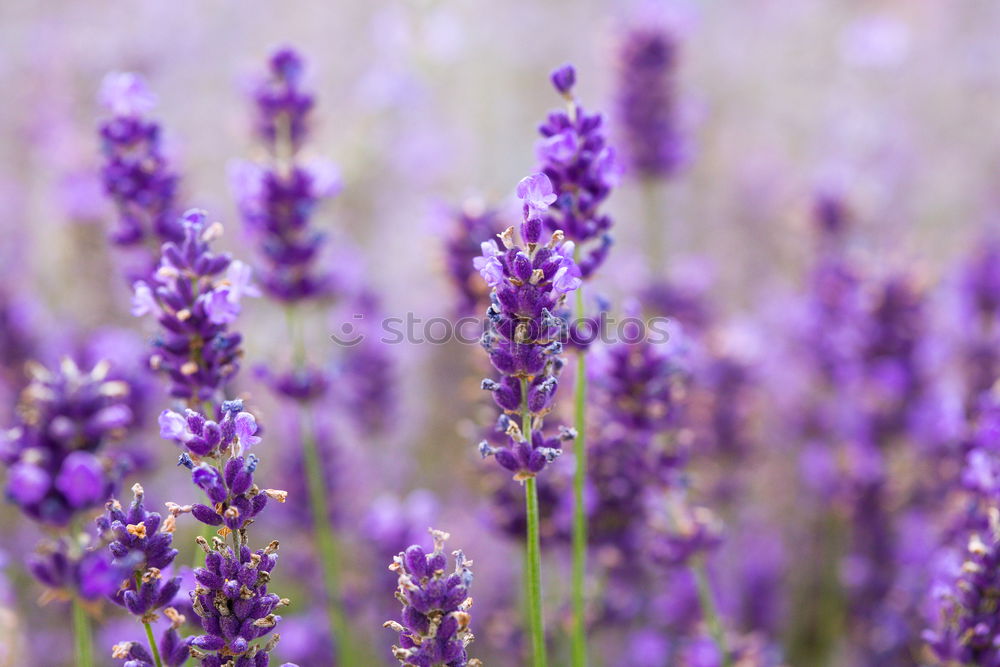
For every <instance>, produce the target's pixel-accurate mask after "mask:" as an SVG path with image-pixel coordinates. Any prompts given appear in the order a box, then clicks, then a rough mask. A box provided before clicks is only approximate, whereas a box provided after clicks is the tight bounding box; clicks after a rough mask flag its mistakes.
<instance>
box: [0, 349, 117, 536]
mask: <svg viewBox="0 0 1000 667" xmlns="http://www.w3.org/2000/svg"><path fill="white" fill-rule="evenodd" d="M29 369H30V371H31V374H32V381H31V384H30V385H28V388H27V389H26V390H25V392H24V394H23V404H22V406H21V415H22V418H21V421H20V423H19V424H18V425H17V426H15V427H14V428H13V429H11V430H9V431H8V432H7V433H6V434H5V436H4V439H3V440H2V441H0V459H2V461H3V462H4V464H5V465H6V466H7V467H8V471H9V475H8V479H7V488H6V494H7V497H8V498H9V499H10V500H11V501H13V502H14V503H15V504H16V505H18V507H20V508H21V510H22V511H23V512H24V513H25V514H26V515H27V516H28V517H30V518H31V519H33V520H35V521H39V522H41V523H44V524H50V525H55V526H65V525H67V524H68V523H69V522H70V520H71V519H72V518H73V517H74V516H75V515H77V514H78V513H80V512H83V511H85V510H88V509H90V508H93V507H98V506H100V505H101V504H102V503H103V502H104V501H105V500H107V498H108V497H109V496H110V495H111V493H112V491H113V489H114V486H115V484H116V482H117V480H118V479H119V478H120V476H121V474H122V472H123V471H122V470H120V469H118V468H117V467H116V466H115V465H114V464H113V463H112V461H111V460H109V459H107V458H105V457H104V456H103V454H104V452H103V451H102V450H104V449H105V446H106V445H108V444H109V443H111V442H114V441H115V440H116V439H117V438H119V437H120V436H121V435H122V434H123V433H124V429H125V428H126V427H127V426H128V425H129V424H130V423H131V421H132V412H131V410H130V409H129V408H128V405H127V399H128V394H129V386H128V384H126V383H125V382H122V381H119V380H109V379H108V376H109V372H110V365H109V364H107V363H105V362H101V363H97V364H95V365H94V366H93V367H92V368H90V369H89V370H85V369H81V368H80V367H78V366H77V364H76V362H74V361H73V360H72V359H70V358H66V359H64V360H63V361H62V363H61V364H60V366H59V368H57V369H55V370H49V369H46V368H44V367H42V366H40V365H38V364H31V365H30V367H29Z"/></svg>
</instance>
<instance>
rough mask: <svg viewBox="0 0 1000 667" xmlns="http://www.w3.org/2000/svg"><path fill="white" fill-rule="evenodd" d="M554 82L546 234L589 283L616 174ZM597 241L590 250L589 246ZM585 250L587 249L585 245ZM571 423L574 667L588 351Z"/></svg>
mask: <svg viewBox="0 0 1000 667" xmlns="http://www.w3.org/2000/svg"><path fill="white" fill-rule="evenodd" d="M551 79H552V84H553V86H554V87H555V89H556V91H557V92H558V93H559V94H560V95H562V96H563V98H564V99H565V100H566V110H565V111H557V112H553V113H551V114H549V117H548V118H547V119H546V122H545V123H544V124H543V125H542V126H541V127H540V128H539V132H540V134H541V135H542V140H541V141H540V143H539V145H538V157H539V159H540V160H541V163H542V167H541V168H542V171H543V172H544V173H545V175H546V176H548V177H549V179H551V181H552V183H553V184H554V193H555V200H554V204H553V205H552V207H551V209H550V210H549V211H548V212H547V215H546V217H545V222H546V224H547V225H548V227H549V228H551V229H553V230H554V229H562V230H563V231H564V232H565V234H566V238H568V239H569V240H570V241H572V242H574V243H575V244H577V245H576V248H575V253H574V261H575V262H576V263H577V265H578V266H579V267H580V270H581V274H582V277H583V278H584V279H586V278H589V277H590V276H591V274H592V273H593V272H594V271H595V270H596V269H597V267H599V266H600V265H601V263H603V262H604V260H605V258H606V257H607V254H608V251H609V249H610V247H611V237H610V235H609V234H608V230H609V229H610V228H611V224H612V221H611V218H610V217H609V216H607V215H604V214H603V213H600V211H599V207H600V205H601V203H602V202H603V201H604V200H605V199H606V198H607V197H608V195H609V194H610V192H611V189H612V187H613V186H614V185H615V183H616V181H617V178H618V173H619V168H618V165H617V163H616V161H615V153H614V150H613V149H612V148H611V147H609V146H608V145H607V141H606V139H605V136H604V131H603V128H602V125H603V118H602V117H601V115H600V114H587V113H586V112H585V111H584V109H583V107H582V106H581V105H580V104H579V103H578V102H577V101H576V98H575V97H574V96H573V86H574V85H575V83H576V71H575V70H574V69H573V67H572V66H570V65H565V66H563V67H560V68H559V69H557V70H555V71H554V72H553V73H552V77H551ZM593 241H596V243H594V244H591V242H593ZM588 245H589V247H586V246H588ZM575 316H576V319H577V321H578V322H579V321H583V320H584V318H585V317H586V310H585V307H584V298H583V292H582V289H578V290H577V293H576V313H575ZM574 397H575V400H574V425H575V428H576V433H577V437H576V440H575V442H574V444H573V456H574V459H575V461H576V470H575V472H574V475H573V548H572V552H573V574H572V589H573V631H572V657H573V665H574V667H584V666H585V665H586V664H587V643H586V591H585V586H586V572H587V516H586V509H585V508H584V502H583V491H584V487H585V486H586V483H587V443H586V428H587V359H586V345H580V346H579V349H578V350H577V366H576V378H575V386H574Z"/></svg>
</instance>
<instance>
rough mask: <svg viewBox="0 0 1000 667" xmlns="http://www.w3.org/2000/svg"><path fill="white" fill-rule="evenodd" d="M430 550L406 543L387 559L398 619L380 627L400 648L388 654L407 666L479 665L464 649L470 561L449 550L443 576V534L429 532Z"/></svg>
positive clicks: (469, 639) (445, 536) (468, 635)
mask: <svg viewBox="0 0 1000 667" xmlns="http://www.w3.org/2000/svg"><path fill="white" fill-rule="evenodd" d="M430 532H431V536H432V537H433V538H434V551H432V552H431V553H427V552H426V551H424V549H423V548H422V547H420V546H419V545H416V544H414V545H412V546H410V547H409V548H407V549H406V551H404V552H402V553H400V554H399V555H398V556H396V557H395V558H393V562H392V565H390V566H389V569H390V570H392V571H393V572H396V573H398V574H399V586H398V588H397V589H396V598H397V599H398V600H399V601H400V602H401V603H402V604H403V611H402V612H401V614H400V621H399V622H397V621H386V623H385V627H387V628H391V629H392V630H393V631H394V632H398V633H399V643H400V646H393V647H392V654H393V655H394V656H395V657H396V659H397V660H399V662H400V663H402V664H403V665H409V666H411V667H437V666H439V665H445V666H446V667H479V666H480V665H481V664H482V663H481V662H480V661H479V660H476V659H475V658H473V659H470V658H469V656H468V653H467V651H466V649H467V647H468V645H469V644H470V643H471V642H472V640H473V636H472V632H471V631H470V630H469V621H470V616H469V608H470V607H471V606H472V598H470V597H469V587H470V586H471V585H472V570H471V565H472V561H469V560H466V559H465V555H464V554H463V553H462V552H461V551H455V552H453V554H452V555H453V556H454V557H455V570H454V572H453V573H451V574H447V573H446V572H445V568H446V567H447V564H448V559H447V557H446V556H445V554H444V543H445V540H447V539H448V537H449V535H448V533H444V532H441V531H439V530H431V531H430Z"/></svg>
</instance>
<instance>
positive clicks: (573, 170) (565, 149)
mask: <svg viewBox="0 0 1000 667" xmlns="http://www.w3.org/2000/svg"><path fill="white" fill-rule="evenodd" d="M552 85H553V86H554V87H555V89H556V91H557V92H558V93H559V94H560V95H562V96H563V97H564V98H565V99H566V104H567V108H566V109H565V110H559V111H553V112H551V113H549V116H548V118H546V120H545V122H544V123H542V124H541V125H540V126H539V128H538V133H539V134H540V135H541V137H542V138H541V139H540V140H539V142H538V145H537V147H536V152H537V154H538V160H539V163H540V165H539V171H541V172H542V173H543V174H544V175H545V176H546V177H548V180H549V182H550V183H551V186H550V187H549V190H550V194H551V195H553V196H552V199H551V201H547V202H545V206H544V208H541V209H536V210H537V211H538V213H539V214H541V216H542V220H543V222H544V224H545V226H547V227H548V228H549V229H550V230H552V231H557V230H561V231H562V233H563V234H565V237H566V238H567V239H569V240H570V241H572V242H574V243H575V244H577V245H579V246H580V248H579V252H580V256H579V258H578V265H579V270H580V275H581V276H582V277H584V278H586V277H588V276H590V274H591V273H593V272H594V271H595V270H596V269H597V267H599V266H600V265H601V264H602V263H603V262H604V260H605V259H606V257H607V255H608V251H609V250H610V249H611V236H610V234H609V233H608V232H609V230H610V229H611V224H612V221H611V217H610V216H608V215H607V214H606V213H603V212H601V210H600V207H601V205H602V204H603V203H604V201H605V200H606V199H607V198H608V195H609V194H611V190H612V189H613V188H614V187H615V185H617V183H618V181H619V178H620V175H621V173H620V172H621V168H620V165H619V163H618V161H617V158H616V156H615V151H614V149H613V148H611V147H610V146H608V144H607V138H606V136H605V127H604V117H603V116H601V115H600V114H588V113H587V112H586V111H585V110H584V108H583V107H582V106H581V105H580V104H579V103H578V102H577V101H576V99H575V98H574V97H573V87H574V86H575V85H576V70H575V69H573V67H572V66H571V65H564V66H563V67H560V68H559V69H557V70H555V71H554V72H553V73H552ZM519 194H520V193H519ZM522 198H523V197H522ZM532 205H533V206H535V204H532ZM525 206H528V202H527V201H526V202H525ZM595 240H596V244H592V243H589V242H591V241H595Z"/></svg>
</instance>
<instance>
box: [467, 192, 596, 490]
mask: <svg viewBox="0 0 1000 667" xmlns="http://www.w3.org/2000/svg"><path fill="white" fill-rule="evenodd" d="M517 190H518V196H519V197H520V198H521V200H522V201H523V202H524V221H523V222H522V224H521V228H520V242H518V241H517V240H515V233H514V228H513V227H509V228H507V230H505V231H504V232H503V233H502V234H500V241H501V243H502V245H503V247H504V249H503V250H501V249H500V247H499V246H498V245H497V242H496V241H493V240H490V241H484V242H483V244H482V255H481V256H480V257H477V258H476V260H475V267H476V268H477V269H478V270H479V273H480V275H482V277H483V280H484V281H485V282H486V284H487V285H488V286H489V287H490V289H491V290H492V291H491V293H490V301H491V304H490V307H489V309H488V310H487V318H488V320H489V328H488V329H487V331H486V332H485V333H484V334H483V339H482V345H483V347H484V348H485V349H486V351H487V353H488V354H489V357H490V362H491V363H492V364H493V367H494V368H495V369H496V370H497V371H499V372H500V374H501V377H500V380H499V381H497V380H492V379H486V380H483V383H482V387H483V389H485V390H487V391H489V392H491V393H492V394H493V400H494V401H495V402H496V404H497V405H498V406H499V407H500V408H501V409H502V410H503V411H504V412H505V413H506V414H517V415H523V413H524V412H527V413H529V414H530V415H531V422H529V423H530V424H531V432H530V433H522V431H521V427H520V426H519V425H518V424H517V423H516V421H512V420H509V419H508V420H507V421H506V422H505V424H504V429H505V432H506V433H507V436H508V438H509V439H508V443H507V444H506V446H501V447H494V446H492V445H490V444H489V442H487V441H485V440H484V441H483V442H482V443H481V444H480V449H479V451H480V453H481V454H482V455H483V457H486V456H493V457H495V458H496V460H497V463H499V464H500V465H501V466H502V467H503V468H506V469H507V470H509V471H511V472H513V473H514V475H515V478H516V479H521V480H523V479H526V478H528V477H533V476H535V475H536V474H538V473H539V472H541V471H542V470H543V469H544V468H545V466H546V464H548V463H551V462H552V461H553V460H555V459H556V457H558V456H559V454H560V453H561V451H562V450H561V448H560V447H559V444H560V442H561V441H564V440H567V439H571V438H572V437H573V435H572V432H571V431H570V430H568V429H563V430H562V431H561V432H560V434H559V435H558V436H555V437H553V436H546V435H544V433H543V432H542V430H541V417H543V416H544V415H545V414H546V413H547V412H549V410H550V409H551V406H552V400H553V398H554V397H555V393H556V389H557V387H558V385H559V380H558V376H559V373H560V371H561V370H562V366H563V361H562V359H561V358H560V356H559V355H560V353H561V352H562V349H563V341H564V340H565V338H566V336H565V331H566V325H565V322H564V320H563V319H561V318H560V316H559V315H558V313H559V312H560V309H561V307H562V304H563V302H564V300H565V296H566V294H567V293H569V292H572V291H573V290H575V289H576V288H578V287H579V286H580V281H581V278H580V269H579V267H577V265H576V263H575V262H574V261H573V248H574V246H573V243H572V242H571V241H566V240H564V236H563V234H562V233H561V232H559V231H556V232H554V233H553V234H552V236H551V238H550V239H549V241H548V242H547V243H546V244H545V245H544V246H543V245H540V241H541V236H542V216H543V215H544V213H545V211H546V210H547V209H548V207H549V206H550V205H551V204H552V203H553V202H554V201H555V194H554V193H553V191H552V183H551V182H550V181H549V179H548V177H547V176H545V175H544V174H534V175H532V176H528V177H527V178H524V179H523V180H522V181H521V182H520V183H519V184H518V187H517Z"/></svg>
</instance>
